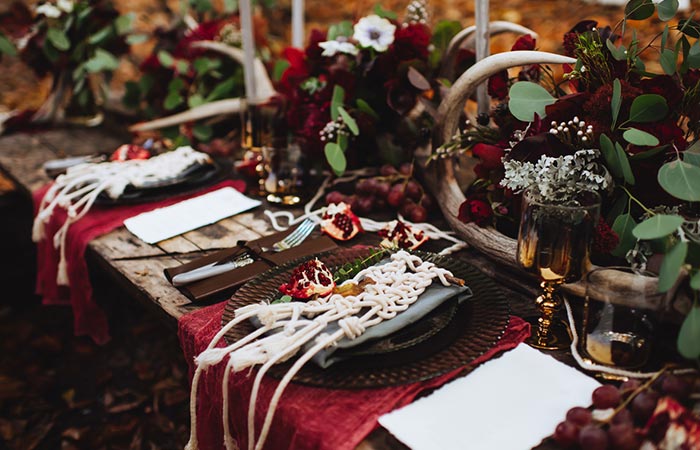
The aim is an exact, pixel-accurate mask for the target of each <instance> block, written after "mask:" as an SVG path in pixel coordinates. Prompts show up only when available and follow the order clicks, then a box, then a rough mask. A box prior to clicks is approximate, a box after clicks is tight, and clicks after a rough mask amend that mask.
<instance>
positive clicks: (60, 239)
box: [32, 147, 210, 286]
mask: <svg viewBox="0 0 700 450" xmlns="http://www.w3.org/2000/svg"><path fill="white" fill-rule="evenodd" d="M209 161H210V159H209V156H207V155H206V154H204V153H200V152H197V151H195V150H194V149H192V147H180V148H178V149H176V150H174V151H172V152H168V153H164V154H162V155H158V156H154V157H153V158H151V159H147V160H131V161H124V162H105V163H84V164H79V165H77V166H73V167H71V168H69V169H68V170H67V171H66V173H65V174H63V175H60V176H59V177H58V178H56V181H55V182H54V184H53V185H52V186H51V187H50V188H49V190H48V191H47V192H46V194H44V197H43V198H42V199H41V202H40V203H39V212H38V213H37V216H36V218H35V219H34V224H33V225H32V240H33V241H34V242H39V241H41V240H42V239H45V238H47V236H46V224H47V223H48V222H49V220H50V219H51V216H52V215H53V213H54V211H55V210H56V208H63V209H64V210H65V211H66V221H65V222H64V223H63V225H62V226H61V228H60V229H59V230H58V231H57V232H56V234H55V235H54V236H53V245H54V247H55V248H57V249H59V261H58V270H57V273H56V283H57V284H58V285H61V286H67V285H68V284H69V281H70V280H69V277H68V264H67V261H66V238H67V236H68V230H69V228H70V226H71V224H73V223H75V222H77V221H78V220H80V219H81V218H82V217H83V216H85V214H87V213H88V211H90V208H92V206H93V204H94V203H95V201H96V200H97V198H98V197H99V195H100V194H101V193H103V192H105V193H106V194H107V195H108V196H109V197H110V198H113V199H116V198H119V196H120V195H122V193H123V192H124V189H126V187H127V186H129V185H132V186H135V187H140V186H145V185H147V184H148V183H153V182H157V181H160V180H164V179H168V178H173V177H175V176H177V175H179V174H181V173H182V172H183V171H184V170H186V169H187V168H189V167H191V166H193V165H194V164H198V163H199V164H203V163H206V162H209Z"/></svg>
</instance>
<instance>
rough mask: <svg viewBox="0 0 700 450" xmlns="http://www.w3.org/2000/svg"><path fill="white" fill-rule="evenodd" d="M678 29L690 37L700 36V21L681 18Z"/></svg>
mask: <svg viewBox="0 0 700 450" xmlns="http://www.w3.org/2000/svg"><path fill="white" fill-rule="evenodd" d="M678 31H680V32H681V33H683V34H685V35H687V36H690V37H694V38H700V23H698V22H696V21H694V20H692V19H681V20H679V21H678Z"/></svg>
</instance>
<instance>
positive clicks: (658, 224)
mask: <svg viewBox="0 0 700 450" xmlns="http://www.w3.org/2000/svg"><path fill="white" fill-rule="evenodd" d="M682 224H683V218H682V217H681V216H674V215H669V214H655V215H653V216H652V217H650V218H648V219H647V220H645V221H644V222H642V223H640V224H639V225H637V226H636V227H634V230H632V234H633V235H634V237H636V238H637V239H646V240H651V239H660V238H662V237H666V236H668V235H669V234H672V233H673V232H675V231H676V230H678V227H680V226H681V225H682Z"/></svg>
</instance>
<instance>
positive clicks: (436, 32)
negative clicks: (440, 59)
mask: <svg viewBox="0 0 700 450" xmlns="http://www.w3.org/2000/svg"><path fill="white" fill-rule="evenodd" d="M461 30H462V24H461V23H459V22H458V21H456V20H441V21H439V22H438V23H437V25H435V28H434V29H433V36H432V37H431V38H430V43H431V44H433V45H434V46H435V49H436V53H443V52H444V51H445V50H446V49H447V46H448V45H449V44H450V41H451V40H452V38H453V37H455V35H456V34H457V33H459V32H460V31H461Z"/></svg>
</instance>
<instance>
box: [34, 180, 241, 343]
mask: <svg viewBox="0 0 700 450" xmlns="http://www.w3.org/2000/svg"><path fill="white" fill-rule="evenodd" d="M50 186H51V185H47V186H44V187H42V188H40V189H37V190H36V191H35V192H34V195H33V197H34V214H35V215H36V213H37V208H38V206H39V203H40V202H41V199H42V198H43V196H44V194H45V193H46V191H47V190H48V189H49V187H50ZM226 186H231V187H233V188H235V189H237V190H239V191H243V190H244V189H245V183H244V182H242V181H224V182H221V183H218V184H216V185H214V186H210V187H208V188H206V189H202V190H200V191H197V192H189V193H186V194H181V195H177V196H173V197H170V198H168V199H166V200H162V201H158V202H152V203H139V204H130V205H120V206H94V207H93V208H92V209H91V210H90V211H89V212H88V213H87V214H86V215H85V217H83V218H82V219H80V220H78V221H77V222H75V223H73V224H71V226H70V228H69V231H68V235H67V237H66V262H67V267H68V280H69V282H70V285H69V286H59V285H58V284H57V282H56V274H57V271H58V261H59V252H58V250H57V249H56V247H54V245H53V236H54V234H55V233H56V232H57V231H58V229H59V228H60V227H61V225H63V223H64V221H65V219H66V213H65V211H64V210H63V209H62V208H56V210H55V211H54V213H53V215H52V216H51V219H50V220H49V222H48V223H47V224H46V237H45V238H44V239H42V240H41V241H39V242H38V243H37V279H36V292H37V294H39V295H41V297H42V301H43V303H44V304H45V305H57V304H58V305H71V307H72V308H73V328H74V332H75V335H76V336H82V335H87V336H90V337H91V338H92V339H93V340H94V341H95V342H96V343H98V344H104V343H105V342H107V341H108V340H109V327H108V323H107V317H106V316H105V314H104V312H103V311H102V309H100V307H99V306H98V305H97V304H96V303H95V300H94V299H93V297H92V286H91V285H90V278H89V274H88V268H87V264H86V263H85V249H86V248H87V245H88V243H89V242H90V241H91V240H93V239H95V238H96V237H98V236H101V235H103V234H106V233H109V232H110V231H112V230H114V229H115V228H117V227H120V226H122V225H123V223H124V219H128V218H129V217H132V216H135V215H137V214H140V213H143V212H147V211H151V210H153V209H156V208H161V207H164V206H169V205H172V204H174V203H177V202H179V201H181V200H184V199H187V198H190V197H195V196H197V195H201V194H203V193H205V192H209V191H213V190H215V189H219V188H222V187H226Z"/></svg>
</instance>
